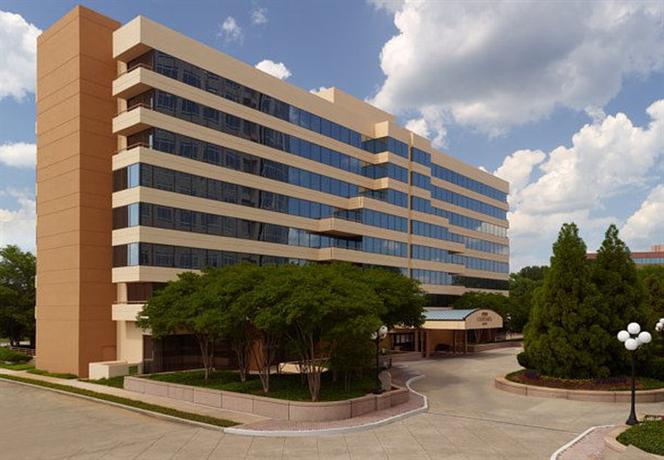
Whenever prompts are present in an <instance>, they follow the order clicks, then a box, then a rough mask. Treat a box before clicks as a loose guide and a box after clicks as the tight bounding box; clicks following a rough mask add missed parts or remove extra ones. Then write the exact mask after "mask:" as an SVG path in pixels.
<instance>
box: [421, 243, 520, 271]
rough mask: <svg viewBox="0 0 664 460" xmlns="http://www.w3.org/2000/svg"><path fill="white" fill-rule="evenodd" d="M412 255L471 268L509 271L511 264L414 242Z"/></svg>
mask: <svg viewBox="0 0 664 460" xmlns="http://www.w3.org/2000/svg"><path fill="white" fill-rule="evenodd" d="M410 256H411V257H412V258H413V259H420V260H430V261H433V262H441V263H450V264H458V265H463V266H464V267H466V268H469V269H471V270H484V271H489V272H495V273H509V264H508V263H507V262H497V261H495V260H487V259H481V258H478V257H471V256H464V255H460V254H450V252H449V251H447V250H445V249H440V248H432V247H430V246H421V245H418V244H413V245H411V246H410Z"/></svg>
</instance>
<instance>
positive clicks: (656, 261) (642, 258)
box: [588, 244, 664, 266]
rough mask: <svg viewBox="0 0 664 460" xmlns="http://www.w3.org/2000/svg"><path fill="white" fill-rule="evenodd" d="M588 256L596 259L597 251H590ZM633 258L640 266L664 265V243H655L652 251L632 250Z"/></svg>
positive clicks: (651, 248)
mask: <svg viewBox="0 0 664 460" xmlns="http://www.w3.org/2000/svg"><path fill="white" fill-rule="evenodd" d="M588 258H589V259H596V258H597V253H596V252H592V253H589V254H588ZM632 260H633V261H634V263H635V264H636V265H638V266H645V265H664V244H654V245H652V246H651V247H650V251H644V252H632Z"/></svg>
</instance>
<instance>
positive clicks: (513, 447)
mask: <svg viewBox="0 0 664 460" xmlns="http://www.w3.org/2000/svg"><path fill="white" fill-rule="evenodd" d="M517 351H518V350H516V349H502V350H495V351H490V352H484V353H481V354H477V355H468V356H466V357H458V358H450V359H443V360H430V361H420V362H415V363H410V365H411V366H412V368H413V369H414V370H415V371H418V372H422V373H424V374H426V375H427V378H425V379H423V380H420V381H418V382H416V383H415V384H414V385H413V387H414V388H415V389H416V390H418V391H421V392H423V393H425V394H426V395H427V396H428V397H429V403H430V406H431V408H430V411H429V412H428V413H425V414H420V415H416V416H413V417H410V418H407V419H404V420H402V421H399V422H396V423H393V424H390V425H386V426H382V427H379V428H376V429H372V430H368V431H362V432H357V433H349V434H344V435H334V436H319V437H297V438H260V437H246V436H236V435H230V434H225V433H222V432H219V431H213V430H207V429H202V428H196V427H193V426H189V425H183V424H179V423H172V422H167V421H164V420H159V419H155V418H153V417H148V416H145V415H141V414H137V413H133V412H129V411H126V410H124V409H121V408H117V407H112V406H107V405H104V404H99V403H96V402H92V401H86V400H81V399H78V398H75V397H70V396H65V395H60V394H55V393H51V392H48V391H43V390H39V389H34V388H29V387H25V386H19V385H14V384H12V383H5V382H3V381H0V424H1V425H2V427H3V429H2V430H0V457H2V458H21V459H37V458H43V459H52V458H76V459H84V458H94V459H97V458H122V459H132V458H140V459H147V458H187V459H198V458H224V459H226V458H228V459H235V458H266V457H270V458H272V459H280V458H307V459H316V458H319V459H333V458H334V459H337V458H339V459H353V460H356V459H452V460H454V459H458V460H474V459H478V460H479V459H481V460H489V459H491V460H493V459H548V458H549V457H550V456H551V454H552V453H553V452H554V451H556V450H557V449H558V448H559V447H560V446H562V445H564V444H565V443H567V442H569V441H570V440H572V439H574V438H575V437H576V436H577V435H578V434H579V433H581V432H583V431H585V430H586V429H587V428H589V427H590V426H593V425H606V424H614V423H615V424H619V423H622V422H623V421H624V418H625V416H626V414H627V411H628V407H627V405H626V404H610V403H589V402H580V401H567V400H553V399H539V398H530V397H522V396H518V395H512V394H509V393H505V392H502V391H499V390H496V389H495V388H494V387H493V378H494V377H495V375H497V374H501V373H502V374H504V373H505V372H507V371H509V370H511V369H515V368H516V361H515V354H516V353H517ZM639 410H640V412H650V413H663V412H664V404H662V403H658V404H649V405H646V404H642V405H640V406H639ZM632 454H633V455H636V454H634V451H633V450H632V453H631V454H630V453H629V452H628V453H625V454H621V455H618V456H615V455H611V454H610V455H609V456H607V457H606V458H610V459H611V460H625V459H629V458H644V457H642V456H641V454H638V455H639V457H634V456H631V455H632Z"/></svg>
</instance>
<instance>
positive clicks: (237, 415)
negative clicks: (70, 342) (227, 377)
mask: <svg viewBox="0 0 664 460" xmlns="http://www.w3.org/2000/svg"><path fill="white" fill-rule="evenodd" d="M0 374H9V375H16V376H19V377H24V378H30V379H34V380H42V381H45V382H51V383H57V384H59V385H68V386H72V387H76V388H83V389H86V390H90V391H95V392H97V393H105V394H110V395H114V396H120V397H123V398H128V399H135V400H140V401H143V402H147V403H151V404H157V405H159V406H163V407H170V408H171V409H177V410H181V411H184V412H191V413H195V414H200V415H209V416H211V417H216V418H220V419H224V420H231V421H233V422H236V423H253V422H261V421H264V420H267V419H266V418H265V417H260V416H258V415H253V414H247V413H245V412H235V411H230V410H225V409H216V408H214V407H208V406H203V405H200V404H193V403H190V402H187V401H177V400H174V399H170V398H162V397H160V396H153V395H146V394H141V393H135V392H133V391H127V390H124V389H122V388H115V387H110V386H107V385H99V384H98V383H88V382H81V381H80V380H75V379H71V380H65V379H57V378H53V377H47V376H44V375H37V374H30V373H28V372H25V371H21V372H16V371H10V370H7V369H1V368H0Z"/></svg>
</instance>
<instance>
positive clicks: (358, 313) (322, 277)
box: [273, 264, 381, 401]
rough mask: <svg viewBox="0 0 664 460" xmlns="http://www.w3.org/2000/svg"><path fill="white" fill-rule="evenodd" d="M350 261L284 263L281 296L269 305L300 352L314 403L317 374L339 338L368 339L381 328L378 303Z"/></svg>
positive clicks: (347, 339)
mask: <svg viewBox="0 0 664 460" xmlns="http://www.w3.org/2000/svg"><path fill="white" fill-rule="evenodd" d="M359 270H360V269H359V268H357V267H353V266H351V265H348V264H330V265H320V264H310V265H305V266H295V265H290V266H285V267H283V273H282V275H283V276H282V277H281V278H280V282H281V285H282V287H283V291H282V292H284V293H285V295H283V296H279V298H278V299H276V303H275V304H274V305H273V308H274V309H275V314H276V315H279V316H280V317H282V318H283V319H284V320H285V325H286V327H287V329H286V331H287V332H286V334H287V335H288V337H289V339H290V341H291V343H292V345H293V346H294V349H295V350H296V352H297V353H298V355H299V358H300V366H301V368H302V371H303V372H304V374H305V375H306V378H307V384H308V387H309V392H310V394H311V400H312V401H318V400H319V398H320V382H321V374H322V372H323V371H324V370H325V369H326V368H327V367H328V365H329V361H330V357H331V355H332V354H334V351H335V347H336V346H337V345H338V344H339V343H340V342H341V341H344V340H346V341H353V342H356V341H357V340H368V338H369V336H370V335H371V332H372V331H375V330H376V329H377V328H378V327H379V326H380V319H379V318H378V312H379V310H380V308H381V301H380V299H379V298H378V297H377V296H376V294H375V292H374V291H373V290H372V289H367V284H366V283H364V282H363V281H362V275H361V273H360V272H359Z"/></svg>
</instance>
